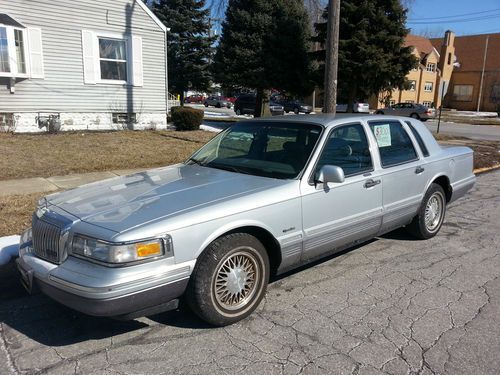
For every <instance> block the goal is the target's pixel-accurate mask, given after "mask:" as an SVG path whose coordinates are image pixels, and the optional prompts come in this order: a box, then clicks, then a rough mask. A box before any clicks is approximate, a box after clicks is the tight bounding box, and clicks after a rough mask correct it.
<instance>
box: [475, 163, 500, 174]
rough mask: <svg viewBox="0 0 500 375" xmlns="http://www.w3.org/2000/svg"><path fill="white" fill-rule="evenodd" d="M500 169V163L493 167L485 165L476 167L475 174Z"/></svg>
mask: <svg viewBox="0 0 500 375" xmlns="http://www.w3.org/2000/svg"><path fill="white" fill-rule="evenodd" d="M497 169H500V164H497V165H494V166H493V167H484V168H477V169H474V171H473V172H474V174H483V173H487V172H492V171H494V170H497Z"/></svg>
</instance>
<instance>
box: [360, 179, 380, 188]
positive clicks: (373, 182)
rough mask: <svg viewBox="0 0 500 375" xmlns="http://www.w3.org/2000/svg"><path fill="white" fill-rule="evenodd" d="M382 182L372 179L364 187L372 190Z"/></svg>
mask: <svg viewBox="0 0 500 375" xmlns="http://www.w3.org/2000/svg"><path fill="white" fill-rule="evenodd" d="M380 182H381V181H380V180H372V179H371V178H370V179H369V180H367V181H366V182H365V184H364V185H363V186H364V187H365V188H366V189H369V188H371V187H374V186H376V185H378V184H380Z"/></svg>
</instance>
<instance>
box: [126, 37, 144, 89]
mask: <svg viewBox="0 0 500 375" xmlns="http://www.w3.org/2000/svg"><path fill="white" fill-rule="evenodd" d="M131 40H132V43H131V44H132V53H131V55H132V64H130V65H129V66H131V68H132V72H131V74H130V77H131V79H132V82H131V83H132V85H134V86H142V85H143V84H144V79H143V72H142V71H143V67H142V38H141V37H140V36H134V35H133V36H132V37H131Z"/></svg>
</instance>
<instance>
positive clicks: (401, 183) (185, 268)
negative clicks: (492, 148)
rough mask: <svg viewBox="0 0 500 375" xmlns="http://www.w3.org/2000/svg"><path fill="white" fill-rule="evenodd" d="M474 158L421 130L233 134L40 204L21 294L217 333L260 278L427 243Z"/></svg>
mask: <svg viewBox="0 0 500 375" xmlns="http://www.w3.org/2000/svg"><path fill="white" fill-rule="evenodd" d="M472 166H473V158H472V150H470V149H469V148H467V147H447V148H441V147H440V146H439V144H438V143H437V142H436V141H435V140H434V138H433V136H432V134H431V133H430V132H429V131H428V130H427V128H426V127H425V126H424V125H423V124H422V123H421V122H420V121H417V120H413V119H407V118H401V117H390V116H355V117H352V116H337V117H329V116H321V115H318V116H306V115H298V116H276V117H272V118H264V119H261V120H251V121H241V122H238V123H237V124H234V125H233V126H231V127H229V128H228V129H226V130H224V131H223V132H221V133H219V134H218V135H217V136H216V137H214V138H213V139H212V140H211V141H210V142H208V143H207V144H206V145H205V146H203V147H202V148H201V149H200V150H199V151H197V152H195V153H194V154H193V155H192V156H191V157H190V158H189V159H188V160H186V161H185V162H184V163H181V164H177V165H172V166H168V167H163V168H158V169H152V170H149V171H147V172H143V173H138V174H133V175H129V176H123V177H118V178H113V179H110V180H106V181H102V182H98V183H92V184H89V185H86V186H83V187H80V188H77V189H73V190H70V191H66V192H62V193H56V194H53V195H49V196H47V197H46V198H44V199H42V200H40V202H39V203H38V207H37V208H36V211H35V213H34V215H33V221H32V228H31V229H29V230H27V231H26V232H25V233H24V234H23V236H22V238H21V245H20V257H19V258H18V261H17V263H18V268H19V271H20V273H21V277H22V282H23V284H24V285H25V287H26V289H28V290H29V291H32V290H34V289H37V288H38V289H40V290H41V291H42V292H43V293H45V294H46V295H48V296H50V297H51V298H53V299H55V300H56V301H59V302H60V303H62V304H64V305H67V306H69V307H71V308H73V309H76V310H79V311H82V312H84V313H87V314H91V315H99V316H114V317H120V318H128V319H131V318H135V317H138V316H143V315H149V314H156V313H159V312H161V311H165V310H169V309H174V308H176V307H177V305H178V302H179V299H180V298H184V299H185V300H186V301H187V303H188V304H189V306H190V307H191V308H192V309H193V311H194V312H195V313H196V314H198V315H199V316H200V317H201V318H202V319H204V320H206V321H207V322H209V323H211V324H213V325H217V326H222V325H227V324H231V323H234V322H237V321H239V320H241V319H243V318H245V317H246V316H248V315H250V314H251V313H252V311H254V310H255V309H256V308H257V306H258V305H259V303H260V302H261V300H262V298H263V297H264V295H265V293H266V288H267V284H268V281H269V278H270V277H271V276H272V275H276V274H280V273H284V272H286V271H288V270H290V269H293V268H296V267H298V266H300V265H303V264H305V263H309V262H311V261H313V260H315V259H318V258H320V257H324V256H327V255H329V254H332V253H335V252H338V251H341V250H344V249H346V248H349V247H351V246H354V245H357V244H360V243H362V242H364V241H366V240H368V239H370V238H372V237H375V236H379V235H382V234H384V233H386V232H389V231H392V230H394V229H396V228H398V227H401V226H406V227H407V229H408V230H409V231H410V233H412V234H413V235H414V236H415V237H416V238H419V239H427V238H431V237H433V236H435V235H436V234H437V233H438V232H439V229H440V228H441V225H442V224H443V221H444V218H445V212H446V206H447V204H448V203H450V202H452V201H454V200H456V199H458V198H460V197H461V196H463V195H464V194H465V193H466V192H467V191H468V190H469V189H470V188H471V187H472V186H473V185H474V182H475V176H474V174H473V172H472Z"/></svg>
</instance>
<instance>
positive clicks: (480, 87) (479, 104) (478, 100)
mask: <svg viewBox="0 0 500 375" xmlns="http://www.w3.org/2000/svg"><path fill="white" fill-rule="evenodd" d="M489 40H490V36H489V35H487V36H486V44H485V45H484V57H483V70H482V71H481V83H480V84H479V97H478V98H477V109H476V112H479V108H480V107H481V98H482V96H483V81H484V68H485V67H486V55H487V54H488V42H489Z"/></svg>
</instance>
